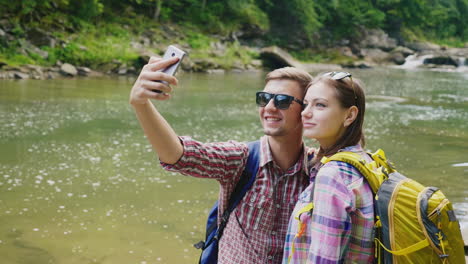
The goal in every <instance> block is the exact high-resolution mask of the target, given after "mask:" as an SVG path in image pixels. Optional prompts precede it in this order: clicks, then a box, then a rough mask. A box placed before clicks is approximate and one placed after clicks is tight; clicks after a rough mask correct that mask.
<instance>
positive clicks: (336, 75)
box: [323, 71, 357, 101]
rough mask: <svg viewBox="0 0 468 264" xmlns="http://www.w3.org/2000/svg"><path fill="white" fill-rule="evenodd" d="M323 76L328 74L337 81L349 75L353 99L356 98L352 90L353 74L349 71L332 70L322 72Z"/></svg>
mask: <svg viewBox="0 0 468 264" xmlns="http://www.w3.org/2000/svg"><path fill="white" fill-rule="evenodd" d="M323 76H330V78H331V79H332V80H335V81H339V80H342V79H344V78H346V77H349V79H350V80H351V89H353V93H354V100H355V101H356V100H357V95H356V91H355V90H354V82H353V75H351V73H349V72H336V71H334V72H327V73H324V74H323Z"/></svg>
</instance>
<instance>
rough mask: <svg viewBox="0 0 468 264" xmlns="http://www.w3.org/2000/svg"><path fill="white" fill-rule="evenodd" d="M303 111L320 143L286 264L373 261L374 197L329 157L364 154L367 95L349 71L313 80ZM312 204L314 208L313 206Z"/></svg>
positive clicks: (307, 130)
mask: <svg viewBox="0 0 468 264" xmlns="http://www.w3.org/2000/svg"><path fill="white" fill-rule="evenodd" d="M304 103H305V109H304V110H303V111H302V123H303V126H304V136H305V137H307V138H312V139H315V140H317V141H318V143H319V144H320V147H319V149H318V150H315V151H314V153H312V157H313V158H312V160H311V166H310V167H311V168H310V171H309V172H310V185H309V186H308V187H307V188H306V189H305V190H304V192H303V193H302V194H301V195H300V196H299V201H298V202H297V204H296V207H295V209H294V212H293V214H292V216H291V219H290V221H289V228H288V234H287V236H286V244H285V248H284V258H283V263H315V264H317V263H371V262H372V261H373V253H374V250H373V246H374V245H373V232H372V230H373V226H374V210H373V194H372V191H371V189H370V187H369V185H368V184H367V182H366V180H365V179H364V177H363V176H362V175H361V174H360V173H359V171H358V170H357V169H355V168H354V167H352V166H351V165H349V164H347V163H344V162H340V161H330V162H328V163H326V164H325V165H323V164H321V163H320V159H321V158H322V157H324V156H327V157H328V156H331V155H333V154H335V153H336V152H339V151H352V152H357V153H359V154H360V155H362V157H363V158H364V159H366V160H369V161H370V158H369V157H368V156H367V154H366V153H365V152H364V151H363V149H362V146H363V145H364V134H363V128H362V127H363V123H364V111H365V98H364V92H363V90H362V88H361V86H360V85H359V82H356V80H354V82H353V79H352V78H351V74H349V73H346V72H331V73H326V74H324V75H321V76H320V77H317V78H316V79H314V80H313V81H312V82H311V84H310V85H309V88H308V90H307V93H306V96H305V99H304ZM312 201H313V209H312V208H311V207H312V206H311V205H312Z"/></svg>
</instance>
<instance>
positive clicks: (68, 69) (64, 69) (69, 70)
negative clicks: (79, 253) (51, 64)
mask: <svg viewBox="0 0 468 264" xmlns="http://www.w3.org/2000/svg"><path fill="white" fill-rule="evenodd" d="M60 73H61V74H62V75H64V76H72V77H73V76H76V75H78V70H77V69H76V67H75V66H73V65H71V64H69V63H64V64H63V65H62V66H60Z"/></svg>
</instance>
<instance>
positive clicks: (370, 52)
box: [361, 48, 390, 63]
mask: <svg viewBox="0 0 468 264" xmlns="http://www.w3.org/2000/svg"><path fill="white" fill-rule="evenodd" d="M361 55H362V56H363V57H364V60H366V61H371V62H375V63H384V62H388V61H389V59H390V56H389V53H388V52H385V51H383V50H381V49H375V48H371V49H361Z"/></svg>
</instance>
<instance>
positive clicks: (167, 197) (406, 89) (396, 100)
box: [0, 68, 468, 264]
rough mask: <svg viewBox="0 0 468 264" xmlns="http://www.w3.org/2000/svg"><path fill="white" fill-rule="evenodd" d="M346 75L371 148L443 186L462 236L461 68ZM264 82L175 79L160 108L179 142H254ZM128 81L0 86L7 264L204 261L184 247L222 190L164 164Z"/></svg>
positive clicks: (467, 216)
mask: <svg viewBox="0 0 468 264" xmlns="http://www.w3.org/2000/svg"><path fill="white" fill-rule="evenodd" d="M352 72H353V75H354V76H355V77H356V78H360V79H361V80H362V81H363V82H364V84H365V90H366V94H367V102H368V105H367V112H366V123H365V133H366V137H367V146H366V147H367V148H368V149H370V150H375V149H377V148H382V149H384V150H385V151H386V153H387V156H388V157H389V158H390V159H391V160H392V161H393V162H394V163H395V164H396V167H397V169H399V171H401V172H403V173H405V174H407V175H408V176H410V177H411V178H414V179H416V180H418V181H419V182H421V183H423V184H425V185H434V186H437V187H440V188H441V189H442V190H443V192H444V193H445V194H446V195H447V196H448V197H449V199H450V200H451V201H452V202H453V204H454V206H455V208H456V214H457V216H458V218H459V219H460V221H461V223H462V227H463V228H464V229H467V228H468V188H467V186H468V157H467V150H468V85H467V82H468V74H467V73H460V72H458V73H457V72H434V71H427V70H402V69H389V68H376V69H369V70H353V71H352ZM263 77H264V73H231V74H225V75H207V74H189V73H182V74H180V76H179V83H180V84H179V86H178V87H176V91H175V92H174V95H173V98H172V99H171V100H170V101H167V102H157V106H158V108H159V109H160V111H161V112H162V113H163V115H164V116H165V117H166V118H167V119H168V121H169V122H170V123H171V124H172V125H173V127H174V129H175V131H176V132H177V133H178V134H180V135H191V136H193V137H194V138H196V139H198V140H201V141H225V140H229V139H234V140H238V141H251V140H255V139H257V138H258V137H259V136H261V134H262V130H261V127H260V123H259V121H258V117H257V111H256V109H257V108H256V106H255V99H254V94H255V92H256V91H258V90H261V89H262V88H263ZM133 82H134V78H128V77H120V78H110V77H106V78H98V79H79V78H78V79H56V80H42V81H39V80H22V81H7V80H0V117H1V118H0V258H1V263H3V264H20V263H21V264H27V263H34V264H45V263H66V264H75V263H76V264H78V263H80V264H81V263H109V264H110V263H112V264H119V263H122V264H124V263H125V264H127V263H139V264H146V263H195V262H196V261H197V260H198V255H199V251H198V250H196V249H195V248H193V247H192V244H193V243H196V242H198V241H199V240H200V239H201V238H203V236H204V222H205V218H206V214H207V212H208V209H209V208H210V207H211V205H212V204H213V202H214V201H215V200H216V198H217V192H218V187H217V183H216V182H213V181H210V180H202V179H193V178H190V177H185V176H180V175H177V174H174V173H168V172H165V171H163V170H162V169H161V167H160V166H159V165H158V161H157V157H156V155H155V154H154V153H153V152H152V149H151V147H150V146H149V144H148V142H147V141H146V139H145V138H144V136H143V133H142V131H141V129H140V127H139V125H138V123H137V121H136V118H135V115H134V113H133V111H132V108H131V107H130V106H129V104H128V94H129V91H130V87H131V86H132V84H133ZM307 144H309V145H313V144H314V143H313V142H310V141H307Z"/></svg>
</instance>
